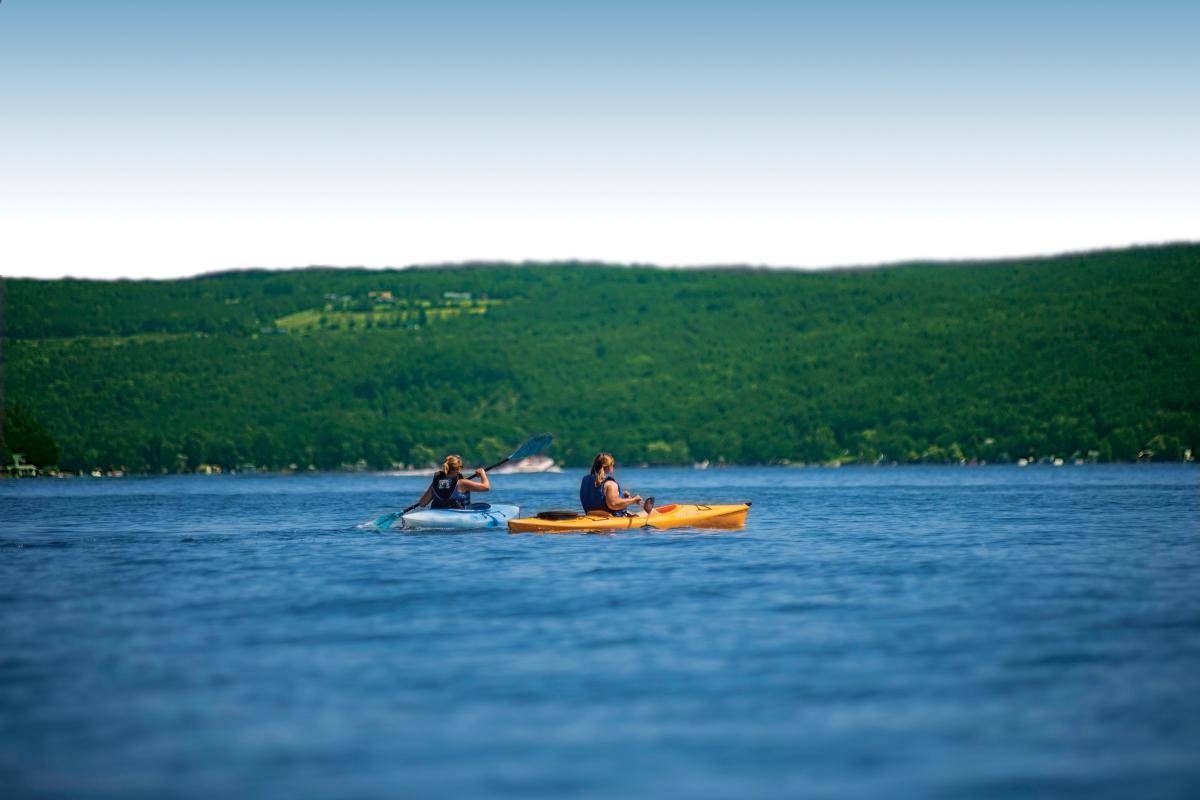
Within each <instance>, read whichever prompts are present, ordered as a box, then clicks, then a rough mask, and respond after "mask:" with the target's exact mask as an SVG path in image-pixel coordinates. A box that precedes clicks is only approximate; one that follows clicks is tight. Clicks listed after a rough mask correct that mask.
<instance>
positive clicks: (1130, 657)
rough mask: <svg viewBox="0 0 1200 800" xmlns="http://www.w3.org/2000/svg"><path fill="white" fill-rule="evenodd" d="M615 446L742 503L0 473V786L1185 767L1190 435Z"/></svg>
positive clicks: (675, 788)
mask: <svg viewBox="0 0 1200 800" xmlns="http://www.w3.org/2000/svg"><path fill="white" fill-rule="evenodd" d="M580 474H581V473H580V472H568V473H565V474H563V475H527V476H497V477H496V478H495V479H494V485H495V487H496V490H495V491H494V492H493V493H492V495H491V499H493V500H495V501H497V502H500V501H511V502H516V503H518V504H520V505H521V506H522V507H523V508H526V509H530V510H537V509H542V508H550V507H563V506H571V505H573V504H574V499H575V495H576V491H577V486H578V481H579V475H580ZM618 477H620V478H621V479H622V480H623V482H624V484H625V485H626V488H632V489H634V490H635V491H639V492H642V493H643V494H654V495H655V496H656V497H658V498H659V501H660V503H666V502H669V501H672V500H675V501H684V502H686V501H701V502H729V501H740V500H752V501H753V502H754V507H753V509H752V510H751V512H750V517H749V522H748V524H747V526H746V528H745V529H744V530H740V531H713V532H696V531H686V530H685V531H669V532H661V533H655V532H651V533H640V532H630V533H624V534H617V535H596V534H592V535H569V536H544V535H536V534H521V535H510V534H507V533H505V532H498V531H494V532H479V533H465V534H452V535H447V534H425V535H416V534H403V533H397V532H380V531H376V530H370V529H363V528H360V527H358V525H359V523H361V522H364V521H366V520H369V519H371V518H373V517H375V516H376V515H379V514H381V513H383V512H386V511H390V510H394V509H396V508H398V507H401V506H403V505H407V504H408V503H409V502H411V501H412V500H414V499H415V498H416V497H417V496H418V495H419V494H420V492H421V490H422V489H423V488H424V485H425V481H424V480H423V479H420V478H398V477H387V476H380V475H314V476H294V477H282V476H224V477H201V476H179V477H165V478H126V479H121V480H108V479H102V480H95V479H72V480H62V481H48V480H43V481H0V794H3V795H4V796H5V797H26V796H55V797H89V798H93V797H96V798H101V797H145V798H164V797H189V798H191V797H195V798H200V797H205V798H207V797H213V796H228V797H233V796H256V797H269V798H294V797H334V796H336V797H363V798H369V797H381V798H383V797H387V798H392V797H451V796H453V797H463V796H489V797H514V798H516V797H522V798H523V797H553V798H559V797H602V798H629V797H697V798H708V797H712V798H741V797H781V796H782V797H897V796H922V797H970V798H1028V797H1057V796H1076V797H1089V798H1094V797H1122V798H1127V797H1138V798H1153V797H1162V798H1171V797H1179V798H1184V797H1192V798H1194V797H1197V796H1200V522H1198V516H1200V511H1198V509H1200V469H1197V468H1196V467H1195V466H1194V465H1144V466H1136V465H1113V466H1104V465H1101V466H1086V467H1079V466H1066V467H1062V468H1054V467H1050V466H1035V467H1029V468H1026V469H1019V468H1017V467H983V468H949V467H945V468H939V467H928V468H926V467H896V468H844V469H840V470H834V469H784V468H775V469H761V470H755V469H727V470H716V469H713V470H708V471H704V472H701V471H693V470H667V469H663V470H655V469H650V470H636V469H634V470H620V471H619V472H618Z"/></svg>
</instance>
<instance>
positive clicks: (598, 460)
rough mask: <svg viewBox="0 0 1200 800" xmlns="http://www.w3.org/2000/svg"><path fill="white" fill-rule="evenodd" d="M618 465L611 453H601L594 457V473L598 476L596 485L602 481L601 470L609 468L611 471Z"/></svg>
mask: <svg viewBox="0 0 1200 800" xmlns="http://www.w3.org/2000/svg"><path fill="white" fill-rule="evenodd" d="M616 465H617V462H616V461H614V460H613V457H612V456H611V455H609V454H608V453H601V454H600V455H598V456H596V457H595V458H594V459H592V474H593V475H595V476H596V485H597V486H599V485H600V483H601V480H600V470H602V469H607V470H609V471H610V472H611V471H612V468H613V467H615V466H616Z"/></svg>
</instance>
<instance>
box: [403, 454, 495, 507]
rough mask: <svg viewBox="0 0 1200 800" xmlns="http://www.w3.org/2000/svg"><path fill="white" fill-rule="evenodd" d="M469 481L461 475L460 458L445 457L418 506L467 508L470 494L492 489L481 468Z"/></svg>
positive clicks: (469, 503) (485, 473)
mask: <svg viewBox="0 0 1200 800" xmlns="http://www.w3.org/2000/svg"><path fill="white" fill-rule="evenodd" d="M476 477H477V478H478V480H470V479H468V478H464V477H463V475H462V456H454V455H451V456H446V460H445V461H443V462H442V468H441V470H439V471H438V472H435V473H434V474H433V480H432V481H431V482H430V483H429V488H428V489H426V490H425V494H423V495H421V499H420V500H418V501H417V505H418V506H423V505H425V504H426V503H429V502H432V503H433V507H434V508H467V507H468V506H470V505H471V492H486V491H489V490H490V489H491V488H492V484H491V482H490V481H489V480H488V476H487V472H485V471H484V469H483V468H482V467H480V468H479V469H477V470H475V472H473V473H472V478H476Z"/></svg>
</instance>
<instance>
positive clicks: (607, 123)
mask: <svg viewBox="0 0 1200 800" xmlns="http://www.w3.org/2000/svg"><path fill="white" fill-rule="evenodd" d="M287 8H288V9H290V12H289V13H287V14H284V13H283V12H282V11H281V9H284V6H283V5H280V4H271V3H252V4H239V3H233V2H213V3H207V4H172V3H167V4H161V5H146V4H138V3H133V2H115V3H111V4H95V3H84V2H78V1H77V0H76V1H71V0H58V1H57V2H52V1H51V0H47V2H42V3H32V2H17V3H4V4H3V5H0V275H5V276H10V277H18V276H31V277H46V278H50V277H63V276H74V277H85V278H118V277H126V278H167V277H180V276H187V275H194V274H199V273H205V272H213V271H220V270H227V269H237V268H250V267H265V268H289V267H302V266H308V265H330V266H365V267H403V266H409V265H422V264H444V263H457V262H465V261H509V262H521V261H558V260H587V261H604V262H615V263H652V264H658V265H662V266H689V265H698V266H699V265H726V264H749V265H760V266H778V267H799V268H819V267H831V266H850V265H861V264H877V263H888V262H899V261H912V260H925V259H936V260H961V259H980V258H999V257H1015V256H1030V255H1039V254H1052V253H1060V252H1067V251H1079V250H1092V249H1098V248H1111V247H1122V246H1127V245H1132V244H1152V243H1159V242H1167V241H1187V240H1197V239H1200V148H1198V147H1196V144H1195V143H1196V142H1197V141H1200V80H1197V75H1198V74H1200V70H1197V66H1198V65H1200V57H1198V56H1197V54H1196V53H1197V48H1195V47H1194V41H1192V39H1193V36H1192V34H1193V33H1194V31H1195V30H1196V27H1197V26H1196V23H1197V19H1198V15H1197V12H1196V11H1195V10H1194V9H1188V8H1186V7H1185V6H1183V5H1179V4H1171V3H1157V2H1151V3H1148V4H1145V5H1143V6H1140V7H1139V8H1138V9H1136V10H1134V9H1130V8H1128V7H1125V6H1123V5H1121V4H1119V3H1107V2H1096V3H1086V4H1085V3H1076V2H1064V3H1062V4H1059V5H1057V6H1056V7H1055V8H1054V9H1050V10H1048V9H1045V8H1042V7H1040V6H1039V4H1036V3H1024V2H1019V1H1016V2H1012V3H1006V4H1004V5H1003V6H1001V5H999V4H996V5H994V6H992V5H989V4H978V5H975V6H972V7H970V8H962V7H959V6H957V5H955V4H948V3H939V2H925V3H913V4H906V5H904V8H903V9H901V8H898V7H896V6H892V5H889V4H886V3H873V2H868V1H867V0H859V1H857V2H848V3H844V4H837V5H836V8H835V7H834V6H831V5H830V4H822V3H803V2H797V3H794V4H782V5H781V4H777V3H767V2H750V3H743V4H731V3H719V2H697V3H691V4H681V3H672V2H664V3H662V4H658V5H653V6H652V7H647V6H643V5H640V4H626V3H621V2H616V3H610V4H606V5H605V6H603V7H600V6H593V5H590V4H579V5H578V6H572V7H569V8H567V7H563V8H560V9H557V10H555V11H554V12H553V13H551V12H550V11H549V10H548V9H549V8H550V7H549V6H546V5H545V4H539V3H534V2H516V3H513V4H509V5H506V6H505V7H504V9H503V11H501V10H497V9H496V8H495V7H494V6H491V5H489V4H485V3H471V2H448V3H447V4H445V5H444V6H439V7H437V8H433V7H430V6H427V5H423V4H416V3H396V4H378V3H371V2H366V0H348V1H347V2H346V3H343V4H339V5H337V6H336V7H335V6H332V5H329V4H320V3H312V2H297V3H294V4H290V5H289V6H287ZM556 8H557V7H556ZM1189 32H1191V33H1189Z"/></svg>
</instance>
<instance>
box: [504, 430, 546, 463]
mask: <svg viewBox="0 0 1200 800" xmlns="http://www.w3.org/2000/svg"><path fill="white" fill-rule="evenodd" d="M553 441H554V435H553V434H549V433H539V434H538V435H537V436H534V437H533V438H532V439H530V440H529V441H527V442H525V443H524V444H522V445H521V446H520V447H518V448H517V449H516V450H514V451H513V452H512V455H511V456H509V457H508V460H509V461H520V460H521V459H522V458H529V457H530V456H532V455H537V454H538V453H540V452H542V451H543V450H545V449H546V448H547V447H549V446H550V443H551V442H553Z"/></svg>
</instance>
